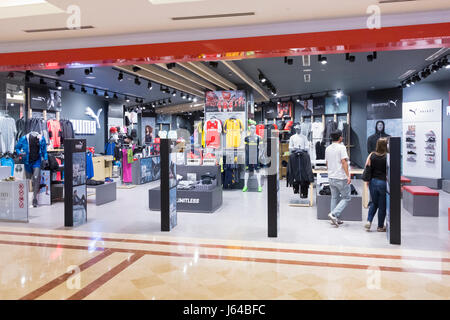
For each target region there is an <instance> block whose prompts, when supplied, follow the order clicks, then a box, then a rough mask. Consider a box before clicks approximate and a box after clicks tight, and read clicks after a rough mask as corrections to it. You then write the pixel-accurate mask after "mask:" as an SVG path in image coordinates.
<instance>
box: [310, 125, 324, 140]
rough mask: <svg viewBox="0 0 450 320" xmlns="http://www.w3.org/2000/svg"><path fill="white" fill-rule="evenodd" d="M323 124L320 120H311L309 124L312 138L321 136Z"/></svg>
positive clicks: (317, 138)
mask: <svg viewBox="0 0 450 320" xmlns="http://www.w3.org/2000/svg"><path fill="white" fill-rule="evenodd" d="M323 130H324V125H323V123H322V122H313V123H312V124H311V132H312V138H313V139H314V140H319V139H322V138H323Z"/></svg>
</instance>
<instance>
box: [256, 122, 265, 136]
mask: <svg viewBox="0 0 450 320" xmlns="http://www.w3.org/2000/svg"><path fill="white" fill-rule="evenodd" d="M264 128H265V126H264V125H263V124H258V125H257V126H256V134H257V135H258V136H260V137H261V138H264Z"/></svg>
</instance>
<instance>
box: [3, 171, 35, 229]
mask: <svg viewBox="0 0 450 320" xmlns="http://www.w3.org/2000/svg"><path fill="white" fill-rule="evenodd" d="M10 170H11V169H10ZM10 173H11V172H10ZM0 220H2V221H12V222H28V181H25V180H24V181H0Z"/></svg>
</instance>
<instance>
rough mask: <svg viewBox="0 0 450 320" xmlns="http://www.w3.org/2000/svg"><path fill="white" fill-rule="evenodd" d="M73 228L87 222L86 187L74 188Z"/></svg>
mask: <svg viewBox="0 0 450 320" xmlns="http://www.w3.org/2000/svg"><path fill="white" fill-rule="evenodd" d="M72 198H73V200H72V201H73V226H74V227H75V226H79V225H82V224H84V223H86V221H87V214H86V213H87V193H86V185H81V186H78V187H73V195H72Z"/></svg>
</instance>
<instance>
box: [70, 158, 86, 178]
mask: <svg viewBox="0 0 450 320" xmlns="http://www.w3.org/2000/svg"><path fill="white" fill-rule="evenodd" d="M72 168H73V186H79V185H82V184H86V153H85V152H77V153H74V154H73V165H72Z"/></svg>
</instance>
